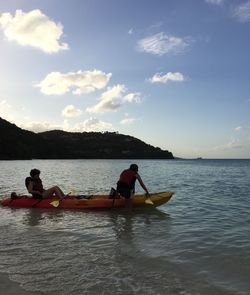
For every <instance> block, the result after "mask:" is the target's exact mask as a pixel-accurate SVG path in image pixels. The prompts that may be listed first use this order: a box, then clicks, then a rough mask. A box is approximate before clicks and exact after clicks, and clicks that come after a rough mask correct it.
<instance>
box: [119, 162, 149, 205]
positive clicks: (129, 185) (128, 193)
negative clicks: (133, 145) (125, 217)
mask: <svg viewBox="0 0 250 295" xmlns="http://www.w3.org/2000/svg"><path fill="white" fill-rule="evenodd" d="M136 180H138V181H139V183H140V185H141V187H142V188H143V189H144V191H145V192H146V194H147V195H149V192H148V190H147V188H146V186H145V185H144V183H143V181H142V179H141V177H140V175H139V174H138V166H137V165H136V164H131V165H130V167H129V169H126V170H124V171H123V172H122V173H121V175H120V179H119V180H118V182H117V188H116V190H117V192H118V193H119V194H120V195H121V196H122V197H124V198H125V199H126V207H131V206H132V198H133V196H134V194H135V182H136Z"/></svg>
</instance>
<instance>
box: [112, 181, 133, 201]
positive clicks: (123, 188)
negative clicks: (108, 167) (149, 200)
mask: <svg viewBox="0 0 250 295" xmlns="http://www.w3.org/2000/svg"><path fill="white" fill-rule="evenodd" d="M116 190H117V192H118V193H119V194H120V195H121V196H122V197H124V198H125V199H130V197H131V194H132V193H134V192H135V190H134V189H133V188H130V187H129V186H128V185H126V184H123V183H122V182H119V181H118V182H117V188H116Z"/></svg>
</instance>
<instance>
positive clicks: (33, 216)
mask: <svg viewBox="0 0 250 295" xmlns="http://www.w3.org/2000/svg"><path fill="white" fill-rule="evenodd" d="M62 219H63V212H62V211H55V210H53V211H52V210H48V209H46V210H44V209H38V208H36V209H27V211H26V214H25V215H24V217H23V223H24V224H27V225H29V226H37V225H41V224H43V223H46V222H48V220H49V221H52V222H56V223H58V222H60V221H61V220H62Z"/></svg>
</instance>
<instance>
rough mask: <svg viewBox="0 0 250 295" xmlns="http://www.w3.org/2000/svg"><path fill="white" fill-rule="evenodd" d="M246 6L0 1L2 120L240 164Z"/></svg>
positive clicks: (176, 1) (248, 67) (247, 103)
mask: <svg viewBox="0 0 250 295" xmlns="http://www.w3.org/2000/svg"><path fill="white" fill-rule="evenodd" d="M249 37H250V1H247V0H185V1H183V0H182V1H181V0H152V1H151V0H74V1H66V0H65V1H62V0H53V1H51V0H39V1H38V0H32V1H30V0H8V1H5V0H0V117H2V118H4V119H6V120H8V121H10V122H12V123H15V124H16V125H17V126H19V127H21V128H23V129H26V130H31V131H34V132H43V131H46V130H53V129H61V130H65V131H70V132H84V131H101V132H105V131H110V132H119V133H120V134H126V135H131V136H134V137H137V138H139V139H141V140H143V141H144V142H146V143H148V144H151V145H153V146H156V147H160V148H162V149H164V150H169V151H171V152H172V153H173V154H174V156H176V157H182V158H196V157H203V158H250V75H249V74H250V38H249Z"/></svg>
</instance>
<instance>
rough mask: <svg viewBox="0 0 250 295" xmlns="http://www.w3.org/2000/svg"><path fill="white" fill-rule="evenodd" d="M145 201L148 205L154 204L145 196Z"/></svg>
mask: <svg viewBox="0 0 250 295" xmlns="http://www.w3.org/2000/svg"><path fill="white" fill-rule="evenodd" d="M145 203H146V204H148V205H154V203H153V202H152V200H151V199H150V198H147V199H146V200H145Z"/></svg>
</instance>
